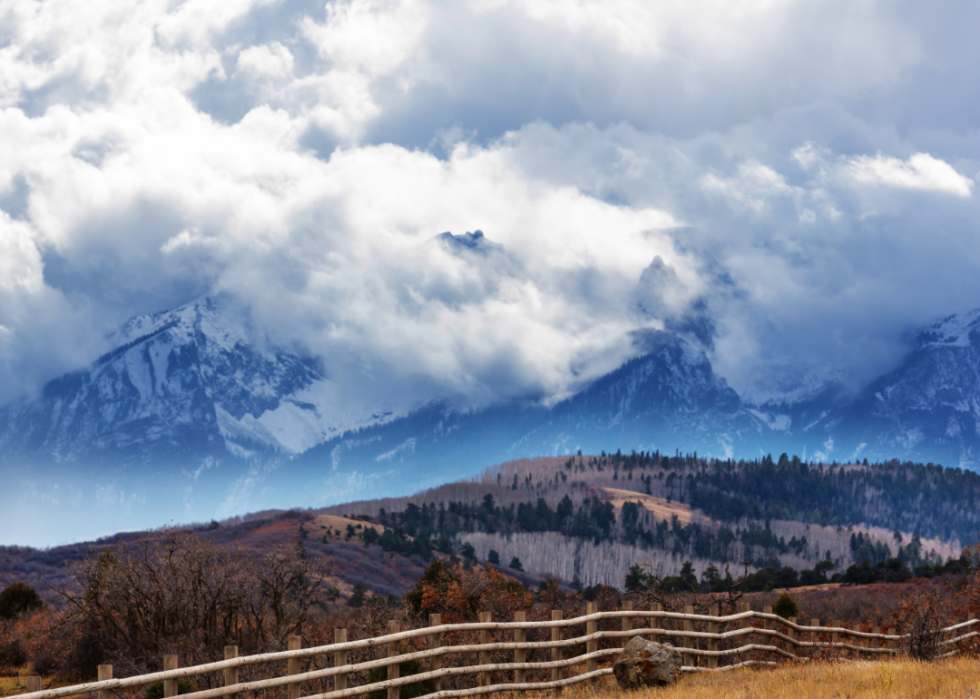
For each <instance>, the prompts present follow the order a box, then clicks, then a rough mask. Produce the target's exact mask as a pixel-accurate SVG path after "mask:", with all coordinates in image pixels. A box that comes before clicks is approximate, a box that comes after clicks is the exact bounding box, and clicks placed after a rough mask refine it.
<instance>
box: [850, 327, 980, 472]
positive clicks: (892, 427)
mask: <svg viewBox="0 0 980 699" xmlns="http://www.w3.org/2000/svg"><path fill="white" fill-rule="evenodd" d="M836 423H837V424H835V425H833V426H831V429H832V430H833V431H834V432H838V433H840V434H841V435H842V437H843V438H844V439H846V440H847V441H848V442H850V443H851V444H853V445H854V448H855V450H856V452H858V453H859V454H860V455H861V456H864V455H867V456H868V457H869V458H871V459H880V458H892V457H895V456H897V457H899V458H902V459H910V460H915V461H933V462H936V463H942V464H944V465H946V466H960V465H962V466H964V467H968V468H974V469H975V468H977V466H978V465H980V309H977V310H973V311H969V312H967V313H961V314H957V315H952V316H949V317H947V318H944V319H942V320H940V321H939V322H937V323H934V324H932V325H930V326H928V327H926V328H924V329H923V330H922V331H921V332H920V333H919V334H918V336H917V337H916V339H915V343H914V346H913V348H912V350H911V351H910V352H909V354H908V355H907V356H906V357H905V360H904V361H903V362H902V364H901V365H900V366H899V367H898V368H897V369H895V370H894V371H892V372H889V373H888V374H886V375H884V376H881V377H880V378H878V379H876V380H874V381H873V382H872V383H871V384H870V385H868V386H867V387H866V388H865V389H864V390H862V391H861V393H860V394H859V395H858V397H857V398H856V399H855V400H854V401H853V402H852V403H851V404H850V405H849V406H848V407H847V408H846V409H844V410H842V411H841V413H840V418H839V420H838V421H836Z"/></svg>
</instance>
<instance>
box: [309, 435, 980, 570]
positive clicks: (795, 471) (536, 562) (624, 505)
mask: <svg viewBox="0 0 980 699" xmlns="http://www.w3.org/2000/svg"><path fill="white" fill-rule="evenodd" d="M978 503H980V477H978V476H977V475H976V474H972V473H969V472H963V471H961V470H959V469H941V468H938V467H932V466H929V467H927V466H922V465H914V464H894V463H893V464H877V465H864V464H850V465H846V466H841V465H826V466H824V465H821V466H812V467H811V466H806V465H805V464H802V463H801V462H800V461H799V460H798V459H795V458H794V459H789V458H783V459H780V461H779V462H778V463H777V462H774V461H773V460H771V459H769V458H768V457H767V458H765V459H761V460H759V461H750V462H745V461H742V462H734V461H718V460H707V459H700V458H697V457H696V456H685V457H681V456H675V457H668V456H662V455H659V454H656V453H654V454H630V455H622V454H617V455H605V454H600V455H598V456H575V457H546V458H539V459H526V460H520V461H513V462H508V463H505V464H502V465H500V466H498V467H495V468H492V469H487V470H486V471H485V472H484V473H483V474H482V475H481V476H480V477H479V478H477V479H473V480H470V481H463V482H457V483H453V484H448V485H445V486H441V487H438V488H434V489H431V490H428V491H425V492H423V493H419V494H416V495H414V496H411V497H406V498H388V499H381V500H375V501H359V502H354V503H350V504H347V505H341V506H336V507H331V508H325V509H324V510H322V512H325V513H335V514H340V513H351V514H364V515H367V516H371V517H378V518H379V521H381V522H384V523H386V524H388V525H389V526H391V527H392V528H393V531H394V532H405V533H407V534H410V535H412V536H414V537H415V539H416V544H415V545H416V546H418V545H419V542H420V541H421V542H424V541H432V542H433V546H436V545H437V544H436V543H435V542H437V541H438V540H439V539H441V538H451V539H453V540H454V541H456V542H457V546H458V545H460V544H466V543H468V544H470V545H472V546H473V547H474V549H475V552H476V555H477V557H479V558H481V559H486V558H487V557H488V556H490V551H491V550H492V551H495V552H496V553H497V554H498V555H499V557H500V560H501V561H502V562H505V563H506V562H507V561H509V560H510V559H511V558H512V557H515V556H516V557H517V558H518V559H520V561H521V563H522V565H523V567H524V568H525V569H526V570H527V571H528V572H532V573H535V574H537V575H542V576H554V577H558V578H560V579H563V580H565V581H571V580H574V579H576V578H577V579H578V580H579V581H581V582H582V583H583V584H586V585H591V584H596V583H604V584H609V585H614V586H618V587H621V586H622V585H623V580H624V578H625V575H626V572H627V571H628V569H629V568H630V567H631V566H633V565H635V564H637V563H640V564H643V563H650V564H652V565H654V566H656V565H657V564H660V565H661V566H662V569H663V572H664V573H665V574H667V575H676V574H678V573H679V571H680V570H681V568H682V567H683V564H684V562H685V561H690V562H691V563H692V564H693V570H694V572H695V573H696V574H697V575H698V576H703V574H704V573H705V571H707V569H708V568H709V567H710V566H715V567H716V568H718V567H721V566H723V564H724V562H725V561H729V562H737V561H739V560H750V561H752V566H751V568H752V569H757V568H760V567H764V566H771V567H775V568H782V567H790V568H793V569H795V570H797V571H803V570H806V569H812V568H813V567H814V566H815V565H816V564H817V563H820V562H822V561H826V560H829V561H831V562H832V564H833V566H834V567H835V569H836V570H838V571H843V570H845V569H846V568H847V567H849V566H851V565H853V564H855V563H860V562H861V561H863V560H864V559H868V560H869V562H870V563H871V564H872V565H878V564H880V563H883V562H884V561H886V560H888V559H892V558H899V559H901V560H903V561H904V562H905V564H906V565H907V566H908V568H909V569H910V570H911V569H913V568H915V567H917V566H920V567H921V566H935V565H936V564H937V563H938V564H941V563H943V562H945V561H947V560H949V559H950V558H954V559H955V558H957V557H958V556H959V554H960V550H961V542H964V543H968V542H970V541H972V540H973V539H972V536H971V532H976V531H977V522H978V517H980V513H978ZM937 513H940V514H941V516H939V515H937Z"/></svg>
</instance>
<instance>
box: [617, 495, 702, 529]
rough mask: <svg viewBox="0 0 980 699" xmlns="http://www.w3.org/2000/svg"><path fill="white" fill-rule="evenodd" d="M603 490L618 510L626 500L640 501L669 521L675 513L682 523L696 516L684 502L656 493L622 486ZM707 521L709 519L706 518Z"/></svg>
mask: <svg viewBox="0 0 980 699" xmlns="http://www.w3.org/2000/svg"><path fill="white" fill-rule="evenodd" d="M601 490H602V491H603V492H604V493H605V498H604V499H606V500H608V501H609V502H611V503H612V505H613V507H615V508H616V509H617V510H621V509H622V508H623V504H624V503H626V502H638V503H640V505H642V506H643V507H644V508H645V509H647V510H649V511H650V512H652V513H653V514H654V515H655V516H656V517H657V519H666V520H668V521H669V520H670V518H671V517H672V516H673V515H677V519H678V520H680V523H681V524H690V523H691V520H692V519H693V517H694V510H692V509H691V507H690V506H689V505H685V504H684V503H682V502H676V501H673V500H667V498H658V497H656V496H655V495H645V494H643V493H637V492H636V491H633V490H621V489H620V488H602V489H601ZM705 521H708V520H707V519H705Z"/></svg>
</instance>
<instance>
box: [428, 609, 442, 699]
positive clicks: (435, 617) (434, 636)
mask: <svg viewBox="0 0 980 699" xmlns="http://www.w3.org/2000/svg"><path fill="white" fill-rule="evenodd" d="M441 624H442V614H430V615H429V626H439V625H441ZM427 640H428V642H429V648H441V647H442V634H441V633H430V634H429V636H428V639H427ZM441 669H442V656H441V655H434V656H432V657H431V658H429V670H441ZM434 682H435V691H437V692H440V691H442V678H441V677H437V678H436V679H435V680H434Z"/></svg>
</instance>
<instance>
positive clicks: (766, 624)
mask: <svg viewBox="0 0 980 699" xmlns="http://www.w3.org/2000/svg"><path fill="white" fill-rule="evenodd" d="M762 613H763V614H772V606H765V607H763V608H762ZM762 628H763V629H765V630H767V631H769V630H776V625H775V624H774V623H773V622H772V621H771V620H769V619H763V620H762ZM760 640H761V641H762V644H763V645H766V646H774V645H776V641H775V639H774V638H773V637H772V636H768V635H766V634H762V635H761V636H760ZM759 657H760V659H762V660H765V659H766V658H768V657H769V656H768V655H761V654H760V656H759Z"/></svg>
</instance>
